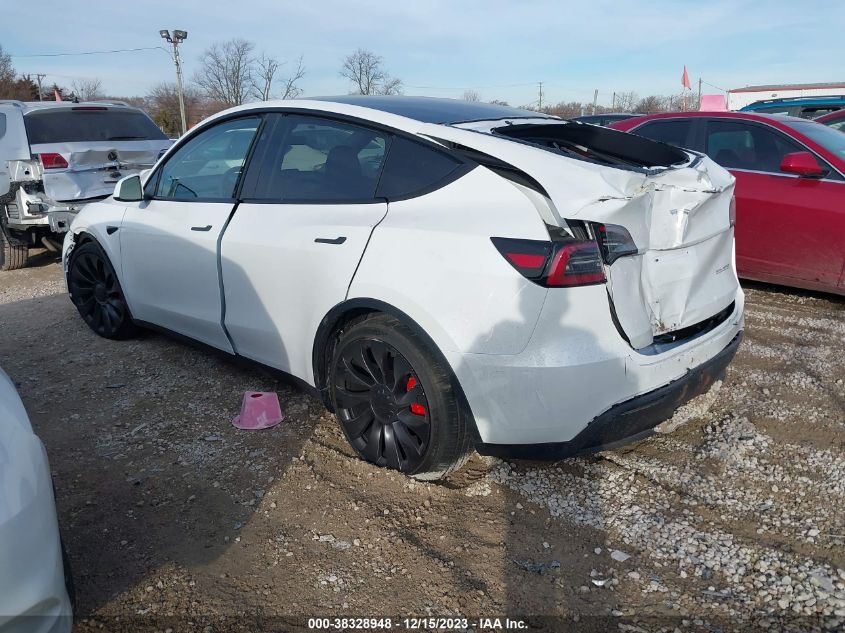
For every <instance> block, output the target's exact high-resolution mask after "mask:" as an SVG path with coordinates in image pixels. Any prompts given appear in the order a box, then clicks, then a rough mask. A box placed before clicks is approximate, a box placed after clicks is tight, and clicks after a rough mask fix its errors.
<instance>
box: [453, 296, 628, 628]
mask: <svg viewBox="0 0 845 633" xmlns="http://www.w3.org/2000/svg"><path fill="white" fill-rule="evenodd" d="M549 292H550V293H553V292H555V290H550V291H549ZM563 292H565V291H563ZM522 297H525V295H524V294H523V295H522ZM564 298H566V299H567V301H563V299H564ZM578 300H582V299H580V297H579V296H578V295H577V294H576V293H569V296H568V297H565V296H564V295H563V294H560V295H559V296H558V297H555V302H554V303H553V302H551V301H550V299H549V298H547V299H546V301H545V305H544V307H543V309H542V310H541V314H540V317H539V321H538V315H537V312H536V307H533V306H532V305H530V303H529V302H527V301H526V300H522V301H521V304H520V315H519V318H518V319H516V320H515V321H513V322H503V323H501V324H497V325H496V326H495V329H497V330H498V328H500V327H501V328H502V329H504V330H506V331H507V330H527V331H529V332H532V335H531V338H532V339H533V338H534V337H538V336H539V337H542V342H543V345H542V347H540V346H537V347H532V344H531V340H529V341H528V343H527V346H526V350H533V352H527V351H526V352H523V357H522V361H521V362H524V363H525V365H522V364H521V363H517V364H515V365H513V366H511V367H507V368H503V371H500V372H498V376H499V379H498V380H494V381H491V384H487V385H485V386H484V388H485V389H486V390H487V392H488V394H489V395H488V398H487V400H488V402H489V403H490V407H491V409H493V410H494V409H495V407H497V406H498V404H497V403H498V402H507V400H508V399H510V398H517V399H519V402H520V403H524V408H525V409H526V410H531V411H540V412H542V413H539V414H538V415H540V416H541V419H532V418H529V419H527V420H526V421H527V422H529V423H531V424H532V426H535V427H542V426H552V427H556V428H555V431H554V433H553V436H554V438H555V439H556V440H557V441H564V440H568V439H571V438H572V437H574V436H575V435H577V434H578V432H580V431H581V430H582V428H583V426H584V425H585V424H586V421H585V420H582V419H581V418H580V416H577V414H575V416H573V414H572V412H571V411H570V408H569V407H567V406H566V405H564V406H560V404H559V403H560V402H563V403H572V407H571V409H572V410H575V409H577V408H578V406H577V404H576V403H577V402H579V401H580V402H590V401H591V400H593V399H603V397H604V395H605V394H606V393H607V389H608V385H609V384H618V383H619V380H620V379H619V376H620V375H623V376H624V375H625V365H624V361H623V360H622V359H620V358H618V352H617V351H616V350H612V349H610V346H608V345H607V344H606V343H607V342H606V341H603V340H601V339H600V338H598V337H597V336H596V335H595V333H594V331H592V330H589V329H584V328H581V327H579V326H574V325H573V322H577V320H578V319H577V318H572V314H571V311H573V310H574V309H575V308H576V304H575V303H574V302H575V301H578ZM580 309H583V306H580ZM608 323H609V322H608ZM550 333H553V334H552V335H550ZM609 334H613V335H615V334H616V332H615V330H613V329H612V326H611V331H610V332H609ZM579 350H583V353H581V352H579ZM556 365H559V366H556ZM536 368H542V370H541V371H539V372H536V373H535V372H534V371H533V370H535V369H536ZM523 371H524V372H525V376H526V377H527V380H526V379H524V378H523V376H522V375H520V374H521V372H523ZM602 377H606V378H607V379H608V382H605V381H604V380H603V379H602ZM614 378H615V379H614ZM629 379H630V378H629ZM611 388H613V387H611ZM560 394H564V395H563V398H562V399H561V398H560ZM529 405H530V409H529ZM576 416H577V417H576ZM499 417H500V419H501V416H499ZM513 425H514V427H515V428H514V429H513V431H514V434H515V435H516V436H518V435H519V434H520V429H519V428H518V426H519V420H514V421H513ZM592 459H593V458H587V460H588V461H591V460H592ZM496 468H497V471H498V472H497V473H494V475H493V477H494V479H495V480H496V481H498V482H499V483H500V484H501V487H500V489H501V490H502V492H503V495H500V496H499V498H500V500H501V504H500V505H501V507H502V509H503V512H504V519H505V520H506V528H505V533H504V534H503V546H504V558H503V560H502V561H501V567H500V568H499V569H497V570H496V575H497V576H498V577H499V579H498V580H499V582H500V583H501V585H503V590H504V591H503V598H504V599H503V605H502V607H503V608H502V612H501V613H496V614H494V615H497V616H499V617H502V618H510V619H511V620H524V621H525V622H527V624H528V627H529V628H530V630H540V631H561V630H570V631H572V630H578V631H596V632H598V631H604V630H607V627H608V626H610V627H611V628H614V629H615V627H616V621H614V622H610V621H608V620H606V619H605V618H607V617H608V616H609V614H610V611H611V609H612V608H615V604H616V601H617V597H616V596H615V594H612V593H610V592H609V590H608V589H602V588H599V587H598V586H596V585H594V584H593V583H591V573H593V574H595V573H597V571H598V573H599V574H600V575H599V576H598V577H596V578H595V579H596V580H599V579H601V580H602V585H604V579H607V582H610V577H609V576H606V575H605V569H602V568H601V564H600V562H597V558H598V557H597V556H596V555H595V553H594V548H595V547H597V546H599V547H602V548H604V547H605V535H604V533H603V532H602V531H601V530H599V529H595V528H594V527H591V526H590V525H587V524H585V523H584V522H583V521H578V520H575V517H568V516H567V513H565V512H564V513H563V514H561V515H560V516H554V515H553V514H552V513H550V511H549V508H551V507H558V508H563V507H565V506H566V505H569V506H570V508H571V507H572V505H573V504H574V505H576V506H579V507H580V508H582V509H583V513H584V514H590V515H591V517H592V518H593V519H594V521H595V523H594V525H595V524H602V523H603V518H602V516H603V508H602V507H601V505H600V503H597V501H598V498H596V499H591V498H586V499H582V498H579V497H578V496H577V492H576V491H575V490H574V489H567V488H563V487H556V486H555V485H554V483H553V482H556V481H561V480H563V481H566V479H567V478H572V479H578V480H581V479H582V478H587V482H586V483H585V486H586V487H587V488H588V489H589V488H591V487H596V488H597V487H599V486H601V485H602V484H601V482H600V481H591V480H590V477H591V474H590V473H589V472H586V471H585V470H584V469H583V467H582V462H581V461H580V460H578V461H576V460H574V459H566V460H563V461H558V462H550V461H545V462H531V461H525V460H506V461H505V462H504V463H503V464H501V465H499V466H497V467H496ZM549 474H553V477H549ZM462 477H466V475H463V474H462V473H461V472H459V473H457V474H456V475H455V477H453V479H457V480H460V479H461V478H462ZM470 478H471V477H470ZM583 487H584V486H581V488H583ZM464 526H465V530H466V532H467V534H473V533H479V532H481V530H480V529H479V522H478V521H477V518H476V517H467V519H466V521H465V523H464ZM608 560H609V559H605V561H604V562H607V561H608ZM610 562H612V561H610ZM597 567H598V568H600V569H599V570H597V571H594V570H595V568H597ZM605 567H608V565H605ZM585 586H586V587H587V591H586V592H584V591H583V587H585ZM467 615H470V616H472V617H476V618H477V617H479V616H480V617H485V616H489V615H491V613H490V610H489V608H487V609H481V610H479V611H478V612H476V613H467ZM503 622H504V619H503Z"/></svg>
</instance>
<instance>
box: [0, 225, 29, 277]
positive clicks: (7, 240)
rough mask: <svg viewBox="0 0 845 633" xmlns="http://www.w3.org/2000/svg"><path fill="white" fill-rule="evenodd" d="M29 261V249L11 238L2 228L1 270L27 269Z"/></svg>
mask: <svg viewBox="0 0 845 633" xmlns="http://www.w3.org/2000/svg"><path fill="white" fill-rule="evenodd" d="M28 260H29V247H28V246H27V245H26V244H24V243H23V242H21V241H19V240H16V239H15V238H14V237H10V236H9V234H8V233H7V232H6V229H5V228H4V227H2V226H0V270H18V269H19V268H26V264H27V261H28Z"/></svg>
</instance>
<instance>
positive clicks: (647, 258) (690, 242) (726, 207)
mask: <svg viewBox="0 0 845 633" xmlns="http://www.w3.org/2000/svg"><path fill="white" fill-rule="evenodd" d="M473 125H477V124H473ZM437 127H438V129H437V131H435V129H434V127H433V126H432V127H431V128H430V129H427V130H425V133H427V134H428V133H430V135H431V136H432V137H435V138H438V139H439V140H441V141H444V142H447V143H448V144H450V145H451V146H452V147H453V148H455V149H457V150H459V151H465V150H472V151H471V152H470V153H471V154H473V155H475V157H476V158H478V157H479V156H487V157H496V159H498V161H497V162H501V161H506V162H507V163H508V167H509V168H512V169H515V170H518V171H519V172H520V173H521V174H522V175H523V176H528V179H527V180H526V179H525V178H524V177H523V178H514V179H513V180H514V182H515V183H516V184H517V186H519V187H521V188H522V189H523V190H524V191H525V192H526V195H529V197H531V198H532V200H533V201H534V204H535V206H536V207H537V209H538V211H539V212H540V214H541V215H542V216H543V218H544V220H545V221H546V223H547V224H548V225H550V227H552V228H554V227H558V228H562V229H564V231H565V232H566V233H568V234H570V235H573V236H575V237H584V235H585V234H586V235H588V236H589V237H594V238H596V239H597V241H599V243H600V244H602V240H605V241H606V242H607V243H605V244H604V245H603V248H602V255H603V257H604V270H605V275H606V277H607V291H608V295H609V300H610V304H611V309H612V310H613V311H614V314H615V317H616V320H617V322H618V324H619V326H620V328H621V329H622V331H623V332H624V335H625V337H626V338H627V339H628V340H629V342H630V343H631V345H632V346H633V347H634V348H636V349H642V348H645V347H647V346H649V345H651V344H652V343H653V342H655V341H658V342H662V341H671V340H673V334H678V335H679V336H680V335H681V334H687V333H689V332H690V331H694V330H695V327H696V326H699V325H701V324H704V323H707V322H709V321H710V320H711V319H712V318H713V317H714V316H716V315H720V314H724V312H725V311H726V309H727V308H729V306H730V305H731V303H732V302H733V301H734V298H735V296H736V292H737V289H738V287H739V284H738V281H737V278H736V273H735V265H734V249H733V239H734V238H733V206H732V204H733V189H734V178H733V176H731V175H730V174H729V173H728V172H727V171H726V170H724V169H722V168H721V167H719V166H718V165H716V164H715V163H714V162H712V161H711V160H710V159H709V158H707V157H706V156H702V155H699V154H695V153H692V152H687V151H685V150H680V149H678V148H675V147H671V146H669V145H665V144H663V143H656V142H654V141H650V140H648V139H644V138H642V137H637V136H634V135H629V134H625V133H624V132H618V131H616V130H610V129H607V128H601V127H598V126H592V125H584V124H579V123H567V122H560V123H537V124H515V125H501V124H500V125H499V126H491V127H488V128H487V129H482V128H476V129H475V130H470V129H459V128H445V127H444V126H437ZM503 137H504V138H508V139H512V140H513V141H516V142H509V143H508V144H507V146H503V144H502V141H503V140H504V139H503ZM550 153H552V154H554V156H552V155H550ZM479 162H482V164H483V163H484V159H483V158H482V159H480V160H479ZM493 168H494V169H499V168H498V167H495V166H494V167H493ZM499 171H500V173H503V175H506V174H505V173H504V172H502V171H501V170H499ZM603 227H604V228H603ZM617 227H622V228H623V229H624V231H621V232H620V231H618V228H617ZM551 232H552V233H553V232H554V231H551ZM625 232H627V234H629V235H630V238H631V239H632V241H633V245H634V246H633V247H631V248H628V249H627V250H626V249H620V250H621V252H624V255H623V256H619V257H616V256H615V255H614V253H613V251H614V249H615V247H616V246H619V245H618V244H615V243H612V242H613V239H617V241H618V239H619V236H620V235H624V234H625ZM603 236H608V237H603Z"/></svg>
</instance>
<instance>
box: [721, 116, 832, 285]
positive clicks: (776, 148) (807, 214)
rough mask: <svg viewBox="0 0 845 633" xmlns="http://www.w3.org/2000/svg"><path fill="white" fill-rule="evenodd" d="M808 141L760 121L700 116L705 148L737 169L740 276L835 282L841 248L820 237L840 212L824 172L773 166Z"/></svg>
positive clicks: (814, 282)
mask: <svg viewBox="0 0 845 633" xmlns="http://www.w3.org/2000/svg"><path fill="white" fill-rule="evenodd" d="M801 151H807V148H806V147H804V146H803V145H802V144H800V143H798V142H797V141H796V140H794V139H791V138H789V137H787V136H786V135H785V134H783V133H782V132H780V131H778V130H776V129H774V128H772V127H770V126H767V125H765V124H762V123H756V122H753V121H743V120H736V119H710V120H708V121H707V122H706V130H705V152H706V153H707V154H708V155H709V156H710V157H711V158H712V159H713V160H714V161H716V162H717V163H719V164H720V165H722V166H723V167H725V168H727V169H728V170H729V171H730V172H731V173H732V174H733V175H734V176H736V194H735V195H736V253H737V272H738V273H739V275H740V276H741V277H748V278H752V279H762V280H768V281H775V282H782V283H789V281H790V280H791V279H795V280H804V281H807V282H810V283H812V284H825V285H832V286H835V285H836V283H837V280H838V277H839V272H840V264H841V261H842V254H841V253H836V252H826V251H828V250H830V249H832V248H834V242H833V241H832V240H831V241H828V240H827V239H826V238H825V237H824V228H823V227H826V226H835V225H836V222H835V219H836V217H838V216H839V215H840V213H841V212H840V210H839V209H838V208H837V204H836V203H835V202H834V200H835V199H839V198H841V197H835V196H831V195H829V194H828V193H826V192H827V190H828V189H829V188H830V187H831V186H833V187H835V188H836V189H840V188H841V185H839V184H832V183H830V182H828V181H826V180H825V179H814V178H800V177H798V176H796V175H792V174H786V173H783V172H781V171H780V164H781V161H782V160H783V157H784V155H786V154H789V153H792V152H801Z"/></svg>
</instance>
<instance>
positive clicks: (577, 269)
mask: <svg viewBox="0 0 845 633" xmlns="http://www.w3.org/2000/svg"><path fill="white" fill-rule="evenodd" d="M605 281H607V279H606V277H605V276H604V269H603V268H602V263H601V253H599V247H598V244H596V243H595V242H593V241H584V242H569V243H565V244H561V245H560V247H559V248H558V249H557V251H556V252H555V256H554V259H552V265H551V268H550V270H549V275H548V277H547V279H546V285H547V286H586V285H589V284H601V283H604V282H605Z"/></svg>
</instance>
